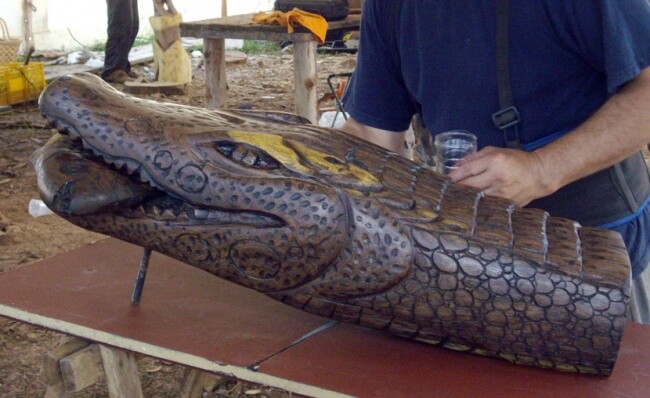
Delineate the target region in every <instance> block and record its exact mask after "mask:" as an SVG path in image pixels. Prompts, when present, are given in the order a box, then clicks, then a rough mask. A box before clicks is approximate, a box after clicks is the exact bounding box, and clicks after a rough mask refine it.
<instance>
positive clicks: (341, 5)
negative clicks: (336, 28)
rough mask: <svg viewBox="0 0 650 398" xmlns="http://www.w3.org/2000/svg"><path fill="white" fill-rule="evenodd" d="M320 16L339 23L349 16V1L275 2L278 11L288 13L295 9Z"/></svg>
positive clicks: (306, 0) (308, 0)
mask: <svg viewBox="0 0 650 398" xmlns="http://www.w3.org/2000/svg"><path fill="white" fill-rule="evenodd" d="M296 7H297V8H300V9H301V10H303V11H307V12H311V13H313V14H318V15H320V16H322V17H323V18H325V19H326V20H328V21H338V20H339V19H344V18H345V17H347V16H348V13H349V12H350V7H349V5H348V0H275V5H274V8H275V10H276V11H282V12H287V11H291V10H293V9H294V8H296Z"/></svg>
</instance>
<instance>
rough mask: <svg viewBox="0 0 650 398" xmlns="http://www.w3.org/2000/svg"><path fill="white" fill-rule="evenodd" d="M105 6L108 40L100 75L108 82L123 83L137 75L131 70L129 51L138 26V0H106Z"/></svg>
mask: <svg viewBox="0 0 650 398" xmlns="http://www.w3.org/2000/svg"><path fill="white" fill-rule="evenodd" d="M106 6H107V11H108V28H107V33H108V40H107V41H106V52H105V54H106V56H105V58H104V69H103V70H102V75H101V76H102V78H103V79H104V80H105V81H107V82H109V83H120V84H124V83H125V82H127V81H129V80H132V79H133V78H135V77H137V75H136V74H135V73H134V72H132V71H131V64H130V63H129V52H130V51H131V47H132V46H133V43H134V42H135V38H136V36H137V35H138V29H139V28H140V17H139V15H138V0H106Z"/></svg>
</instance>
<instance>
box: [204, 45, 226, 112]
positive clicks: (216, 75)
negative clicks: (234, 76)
mask: <svg viewBox="0 0 650 398" xmlns="http://www.w3.org/2000/svg"><path fill="white" fill-rule="evenodd" d="M203 57H204V62H205V105H206V107H208V108H211V109H219V108H226V107H227V105H228V94H227V93H226V89H227V86H228V82H227V80H226V40H225V39H203Z"/></svg>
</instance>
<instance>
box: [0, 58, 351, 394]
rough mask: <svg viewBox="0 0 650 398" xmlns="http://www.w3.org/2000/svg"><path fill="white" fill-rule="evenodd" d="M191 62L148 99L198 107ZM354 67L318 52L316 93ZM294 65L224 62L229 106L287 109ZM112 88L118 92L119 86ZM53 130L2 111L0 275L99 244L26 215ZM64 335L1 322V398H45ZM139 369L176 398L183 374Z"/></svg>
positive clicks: (197, 80) (174, 368) (26, 109)
mask: <svg viewBox="0 0 650 398" xmlns="http://www.w3.org/2000/svg"><path fill="white" fill-rule="evenodd" d="M193 62H194V63H195V73H194V80H193V82H192V83H191V85H190V87H189V89H188V90H187V93H186V95H183V96H169V97H166V96H164V95H161V94H153V95H149V96H147V98H151V99H156V100H161V101H168V102H175V103H182V104H189V105H196V106H203V104H204V90H205V79H204V71H203V70H202V67H201V65H200V62H197V60H194V61H193ZM354 63H355V61H354V56H353V55H350V54H337V55H334V54H326V55H325V54H324V55H319V56H318V73H319V88H318V93H319V96H320V95H322V94H324V93H326V92H329V88H328V86H327V80H326V79H327V76H328V74H330V73H339V72H348V71H351V70H352V69H354ZM292 64H293V56H292V55H291V54H290V52H284V53H278V54H274V55H255V56H251V55H249V56H248V58H247V60H246V62H244V63H239V64H230V65H228V89H229V100H228V107H229V108H252V109H271V110H282V111H289V112H291V111H293V108H294V101H293V65H292ZM135 70H136V71H137V72H140V73H142V74H144V71H145V70H144V66H138V67H136V68H135ZM116 87H117V88H118V89H121V86H119V85H117V86H116ZM53 133H54V131H53V130H51V129H49V128H48V127H47V125H46V124H45V122H44V120H43V119H41V117H40V114H39V111H38V107H37V105H36V104H35V103H33V102H32V103H27V104H22V105H15V106H14V107H13V108H12V111H11V112H9V113H5V114H0V273H3V272H7V271H9V270H11V269H15V268H19V267H23V266H25V265H27V264H29V263H31V262H34V261H38V260H40V259H44V258H48V257H50V256H53V255H55V254H58V253H62V252H65V251H68V250H71V249H74V248H76V247H80V246H82V245H87V244H90V243H94V242H97V241H99V240H102V239H105V237H104V236H102V235H98V234H95V233H91V232H88V231H86V230H83V229H80V228H78V227H76V226H74V225H72V224H70V223H68V222H66V221H64V220H63V219H61V218H60V217H58V216H55V215H48V216H42V217H38V218H33V217H31V216H30V215H29V214H28V212H27V209H28V203H29V201H30V199H33V198H38V191H37V187H36V178H35V173H34V170H33V168H32V166H31V164H30V162H29V156H30V155H31V154H32V152H33V151H34V150H35V149H36V148H38V147H40V146H42V145H43V144H44V143H45V142H46V141H47V140H48V138H49V137H50V136H51V135H52V134H53ZM62 337H63V336H62V335H61V334H58V333H55V332H51V331H47V330H44V329H41V328H38V327H33V326H30V325H27V324H23V323H20V322H16V321H13V320H11V319H6V318H2V317H0V397H37V396H43V394H44V392H45V385H44V384H43V383H42V382H41V381H40V380H39V378H38V374H39V370H40V365H41V362H42V357H43V355H44V354H45V353H46V352H48V351H49V350H51V349H52V348H53V347H54V346H56V345H57V343H58V342H59V341H60V339H61V338H62ZM138 367H139V369H140V377H141V380H142V386H143V391H144V395H145V396H146V397H174V396H178V394H179V391H180V387H181V383H182V380H183V376H184V373H185V371H186V369H184V368H183V367H181V366H178V365H175V364H172V363H167V362H161V361H159V360H156V359H153V358H147V357H145V358H142V359H140V360H139V361H138ZM75 396H77V397H105V396H108V391H107V389H106V386H105V385H104V384H101V383H100V384H98V385H96V386H93V387H90V388H88V389H86V390H84V391H82V392H80V393H76V395H75ZM203 396H204V397H272V398H280V397H290V396H292V395H291V394H289V393H286V392H283V391H279V390H276V389H273V388H268V387H260V386H253V385H250V384H246V383H242V382H239V381H237V380H222V381H221V382H220V383H217V385H216V386H215V387H214V388H213V389H211V391H204V394H203ZM295 396H296V395H295V394H294V395H293V397H295Z"/></svg>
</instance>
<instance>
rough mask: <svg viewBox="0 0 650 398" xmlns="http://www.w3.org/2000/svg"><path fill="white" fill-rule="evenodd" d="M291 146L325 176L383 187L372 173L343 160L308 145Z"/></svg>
mask: <svg viewBox="0 0 650 398" xmlns="http://www.w3.org/2000/svg"><path fill="white" fill-rule="evenodd" d="M291 146H293V147H295V148H296V150H297V151H299V152H300V154H301V155H302V156H304V157H305V158H306V159H308V160H309V161H310V162H311V163H312V164H313V165H314V166H316V167H318V168H320V170H321V171H324V172H325V174H332V175H338V176H344V177H349V178H351V179H352V180H354V181H357V182H358V183H359V184H360V185H361V186H363V187H374V188H379V187H381V185H382V184H381V182H379V180H378V179H377V177H375V176H374V175H373V174H372V173H370V172H368V171H366V170H364V169H362V168H361V167H358V166H355V165H353V164H347V163H345V162H344V161H343V160H341V159H338V158H336V157H335V156H332V155H331V154H329V153H324V152H321V151H318V150H316V149H313V148H310V147H309V146H307V145H304V144H301V143H299V142H295V141H292V142H291ZM328 159H336V160H337V161H338V162H331V161H330V160H328Z"/></svg>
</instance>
